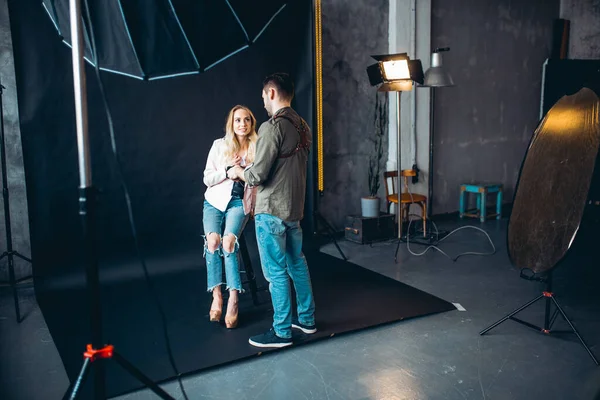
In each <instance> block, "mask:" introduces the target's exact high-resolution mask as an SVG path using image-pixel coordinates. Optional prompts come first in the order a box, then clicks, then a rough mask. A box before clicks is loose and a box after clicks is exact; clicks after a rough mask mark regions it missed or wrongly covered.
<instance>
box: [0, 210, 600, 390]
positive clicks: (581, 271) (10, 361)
mask: <svg viewBox="0 0 600 400" xmlns="http://www.w3.org/2000/svg"><path fill="white" fill-rule="evenodd" d="M461 224H462V225H464V224H470V225H474V226H477V227H481V228H484V229H485V231H487V232H488V234H489V235H490V237H491V238H492V240H493V243H494V245H495V247H496V249H497V252H496V254H494V255H493V256H465V257H461V258H459V259H458V261H456V262H452V261H450V260H449V259H447V258H446V257H445V256H444V255H442V254H440V253H439V252H434V251H433V250H431V251H429V252H427V253H426V254H425V255H423V256H414V255H412V254H410V253H409V251H408V250H407V248H406V245H405V244H404V245H402V247H401V249H400V253H399V260H398V261H399V262H398V263H397V264H396V263H395V262H394V251H395V249H396V244H395V243H393V242H384V243H378V244H374V245H372V246H369V245H358V244H354V243H350V242H346V241H341V242H340V245H341V247H342V249H343V251H344V252H345V253H346V255H347V256H348V258H349V261H351V262H353V263H356V264H358V265H361V266H364V267H365V268H369V269H372V270H375V271H377V272H379V273H381V274H383V275H386V276H389V277H391V278H394V279H397V280H399V281H402V282H404V283H406V284H408V285H411V286H414V287H416V288H418V289H421V290H424V291H426V292H429V293H431V294H433V295H436V296H439V297H441V298H442V299H445V300H448V301H451V302H454V303H459V304H460V305H461V306H462V307H464V309H465V310H466V311H454V312H448V313H442V314H438V315H432V316H427V317H423V318H418V319H410V320H406V321H402V322H398V323H393V324H390V325H386V326H383V327H378V328H372V329H367V330H364V331H360V332H355V333H350V334H345V335H340V336H336V337H333V338H331V339H327V340H323V341H319V342H316V343H313V344H310V345H307V346H301V347H298V348H293V349H290V350H286V351H283V352H276V353H272V354H268V355H264V356H262V357H258V358H254V359H251V360H247V361H243V362H239V363H235V364H232V365H228V366H225V367H222V368H216V369H213V370H209V371H207V372H203V373H200V374H198V375H197V376H194V377H189V378H185V379H184V380H183V384H184V387H185V390H186V392H187V395H188V398H189V399H205V398H206V399H265V400H267V399H286V400H293V399H332V400H334V399H344V400H345V399H355V400H362V399H377V400H396V399H536V398H545V399H590V400H591V399H593V396H594V393H595V392H594V391H595V390H598V389H600V367H596V366H595V364H594V363H593V362H592V360H591V358H590V357H589V356H588V354H587V353H586V352H585V350H584V349H583V347H582V346H581V345H580V344H579V342H577V341H576V339H575V337H574V336H573V335H567V336H563V337H552V336H550V337H548V336H545V335H543V334H541V333H537V332H534V331H533V330H530V329H528V328H526V327H523V326H521V325H519V324H517V323H515V322H513V321H507V322H505V323H503V324H501V325H500V326H498V327H497V328H495V329H494V330H492V331H490V332H489V333H488V334H487V335H485V336H479V331H480V330H482V329H483V328H485V327H486V326H488V325H489V324H491V323H493V322H495V321H496V320H497V319H499V318H501V317H502V316H504V315H505V314H506V313H508V312H510V311H512V310H513V309H514V308H516V307H517V306H519V305H521V304H523V303H525V302H527V301H529V300H530V299H532V298H534V297H536V296H537V295H539V294H540V290H541V289H542V286H541V285H540V284H539V283H536V282H528V281H525V280H523V279H519V277H518V275H519V271H518V270H516V269H515V268H513V267H512V266H511V264H510V262H509V259H508V256H507V252H506V243H505V236H506V221H500V222H497V221H488V222H486V223H484V224H480V223H478V222H476V221H475V220H469V221H466V222H460V223H459V222H455V221H451V222H445V223H440V229H446V230H450V229H454V228H456V227H458V226H460V225H461ZM440 247H441V248H442V249H443V250H444V251H446V252H447V253H448V254H449V255H451V256H452V255H456V254H459V253H461V252H464V251H476V252H488V251H490V249H491V248H490V245H489V242H488V241H487V238H486V236H485V235H484V234H483V233H481V232H479V231H476V230H472V229H463V230H461V231H459V232H457V233H456V234H455V235H453V236H451V237H449V238H447V239H446V240H444V241H443V242H441V244H440ZM411 249H412V251H413V252H421V251H422V250H423V247H422V246H418V245H415V246H411ZM323 252H325V253H328V254H331V255H333V256H339V253H337V250H336V248H335V247H334V246H333V245H332V244H330V245H327V246H325V247H324V248H323ZM580 261H581V259H578V262H574V263H571V264H565V266H563V267H561V269H559V270H557V273H556V274H555V275H556V279H555V292H556V293H557V295H559V300H560V301H561V303H562V305H563V306H564V309H565V311H566V312H567V314H568V315H569V316H570V317H571V318H572V320H573V322H574V323H575V325H576V327H577V328H579V330H580V333H581V334H582V336H583V337H584V338H585V339H586V340H587V342H588V344H589V345H590V347H591V348H592V350H593V351H594V352H595V353H596V355H597V357H600V334H598V332H599V331H600V301H599V299H598V296H597V292H595V291H594V289H595V286H597V285H596V282H598V281H599V280H600V279H599V278H598V275H599V274H598V273H597V271H595V270H594V269H596V270H597V269H598V268H597V266H598V262H597V260H594V259H588V260H587V262H580ZM594 263H595V264H594ZM590 266H592V267H590ZM594 279H595V281H594ZM348 295H351V294H348ZM21 305H22V308H23V309H25V310H26V311H29V315H28V316H27V318H26V319H25V321H24V322H22V323H21V324H20V325H18V324H17V323H16V322H15V320H14V310H13V304H12V298H11V297H10V296H9V292H7V291H4V292H2V298H1V299H0V338H1V341H0V393H1V392H2V391H3V390H2V388H7V387H9V386H10V387H11V392H12V393H19V396H18V397H16V399H56V398H60V397H61V396H62V395H63V392H64V390H65V389H66V387H67V385H68V382H67V378H66V374H65V372H64V369H63V367H62V364H61V361H60V359H59V357H58V353H57V351H56V348H55V346H54V344H53V342H52V339H51V337H50V335H49V333H48V330H47V328H46V325H45V323H44V320H43V317H42V315H41V313H40V311H39V309H38V308H37V307H36V305H35V299H34V297H33V296H32V294H29V295H28V296H27V294H26V293H25V294H24V295H22V299H21ZM372 306H373V307H385V306H386V305H385V304H373V305H372ZM543 314H544V310H543V306H542V304H540V303H537V304H536V305H535V306H532V307H530V309H528V310H527V311H524V312H523V313H521V317H522V318H523V319H527V320H529V321H532V322H534V323H536V324H542V318H543ZM566 328H567V325H566V324H565V323H564V322H563V321H560V320H559V321H557V329H566ZM15 387H16V388H18V389H17V390H15ZM165 389H166V390H168V391H169V392H170V393H171V394H172V395H173V396H175V397H176V398H183V397H182V394H181V391H180V389H179V387H178V385H177V383H176V382H174V383H170V384H168V385H166V386H165ZM5 398H6V397H4V396H2V395H1V394H0V399H5ZM151 398H155V397H154V396H153V395H152V394H150V393H148V392H147V391H142V392H139V393H135V394H130V395H127V396H123V397H120V399H151Z"/></svg>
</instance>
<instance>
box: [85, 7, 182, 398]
mask: <svg viewBox="0 0 600 400" xmlns="http://www.w3.org/2000/svg"><path fill="white" fill-rule="evenodd" d="M83 3H84V6H85V14H86V18H87V23H88V25H89V27H90V32H89V33H90V39H91V41H92V43H91V50H92V56H93V59H94V71H95V72H96V78H97V79H98V85H99V87H100V93H101V97H102V101H103V105H104V111H105V112H106V118H107V121H108V128H109V134H110V142H111V149H112V153H113V156H114V162H115V165H116V169H117V173H118V176H119V180H120V183H121V186H122V187H123V192H124V195H125V202H126V203H127V215H128V217H129V224H130V226H131V233H132V235H133V240H134V243H135V250H136V253H137V257H138V259H139V261H140V263H141V265H142V269H143V270H144V277H145V279H146V282H147V284H148V286H149V288H150V291H151V293H152V298H153V300H154V301H155V303H156V307H157V308H158V311H159V314H160V318H161V322H162V331H163V335H164V338H165V342H166V346H167V353H168V356H169V361H170V363H171V367H172V368H173V371H174V372H175V374H176V376H177V381H178V382H179V387H180V389H181V392H182V394H183V397H184V399H186V400H188V396H187V393H186V391H185V388H184V386H183V382H182V381H181V373H180V372H179V370H178V369H177V365H176V364H175V358H174V357H173V351H172V348H171V341H170V339H169V332H168V329H167V322H166V316H165V312H164V310H163V307H162V305H161V303H160V301H159V300H158V296H157V295H156V289H155V287H154V284H153V283H152V279H151V278H150V274H149V273H148V268H147V266H146V261H145V259H144V257H143V255H142V252H141V250H140V245H139V240H138V234H137V229H136V226H135V221H134V218H133V209H132V206H131V197H130V195H129V189H128V188H127V184H126V182H125V178H124V176H123V169H122V167H121V161H120V160H119V155H118V152H117V142H116V140H115V133H114V126H113V120H112V115H111V112H110V107H109V105H108V100H107V96H106V91H105V90H104V85H103V83H102V77H101V76H100V67H99V65H98V56H97V53H96V40H95V35H94V27H93V25H92V18H91V14H90V9H89V5H88V1H87V0H83Z"/></svg>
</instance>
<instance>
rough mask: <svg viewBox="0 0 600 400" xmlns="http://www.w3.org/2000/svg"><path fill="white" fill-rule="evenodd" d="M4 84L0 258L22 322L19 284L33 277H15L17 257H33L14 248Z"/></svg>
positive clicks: (0, 137) (0, 134) (0, 106)
mask: <svg viewBox="0 0 600 400" xmlns="http://www.w3.org/2000/svg"><path fill="white" fill-rule="evenodd" d="M4 89H6V88H5V87H4V86H2V83H1V82H0V159H1V161H2V199H3V201H4V227H5V229H6V251H5V252H4V253H2V255H1V256H0V260H2V259H3V258H4V257H6V260H7V269H8V281H2V282H1V283H2V284H9V285H10V287H11V289H12V292H13V297H14V301H15V314H16V317H17V322H18V323H20V322H21V321H22V320H23V319H22V318H21V309H20V308H19V295H18V293H17V291H18V285H19V284H21V283H22V282H24V281H26V280H29V279H31V278H32V275H27V276H24V277H22V278H19V279H16V278H15V260H14V258H15V257H18V258H20V259H22V260H24V261H27V262H29V263H31V259H29V258H27V257H25V256H24V255H22V254H21V253H19V252H18V251H16V250H13V245H12V230H11V224H10V203H9V195H8V175H7V172H6V139H5V136H4V109H3V103H2V96H3V95H4Z"/></svg>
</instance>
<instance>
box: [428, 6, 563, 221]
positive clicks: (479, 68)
mask: <svg viewBox="0 0 600 400" xmlns="http://www.w3.org/2000/svg"><path fill="white" fill-rule="evenodd" d="M559 6H560V3H559V0H531V1H522V2H519V1H510V0H495V1H481V0H432V22H431V30H432V43H433V45H434V46H435V47H445V46H450V48H451V51H450V52H449V53H445V54H444V65H445V66H447V67H448V69H449V71H450V72H451V74H452V76H453V78H454V81H455V84H456V87H454V88H444V89H438V90H437V91H436V94H435V106H434V115H435V137H434V144H435V152H434V198H433V207H434V213H435V214H439V213H444V212H453V211H456V210H458V200H459V198H458V195H459V185H460V183H461V182H464V181H499V182H502V183H503V184H504V186H505V197H504V198H505V199H506V201H507V202H510V201H512V196H513V192H514V185H515V182H516V179H517V177H518V173H519V169H520V165H521V162H522V159H523V155H524V152H525V149H526V147H527V144H528V142H529V140H530V138H531V135H532V133H533V131H534V129H535V128H536V125H537V123H538V117H539V106H540V92H541V77H542V65H543V63H544V61H545V59H546V58H547V57H549V55H550V49H551V45H552V28H553V21H554V19H556V18H557V17H558V15H559Z"/></svg>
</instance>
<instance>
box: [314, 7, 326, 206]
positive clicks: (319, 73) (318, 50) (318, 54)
mask: <svg viewBox="0 0 600 400" xmlns="http://www.w3.org/2000/svg"><path fill="white" fill-rule="evenodd" d="M315 77H316V83H317V87H316V90H317V93H316V94H317V95H316V100H317V182H318V189H319V193H320V194H321V195H322V194H323V190H324V179H323V43H322V30H321V0H315Z"/></svg>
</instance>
